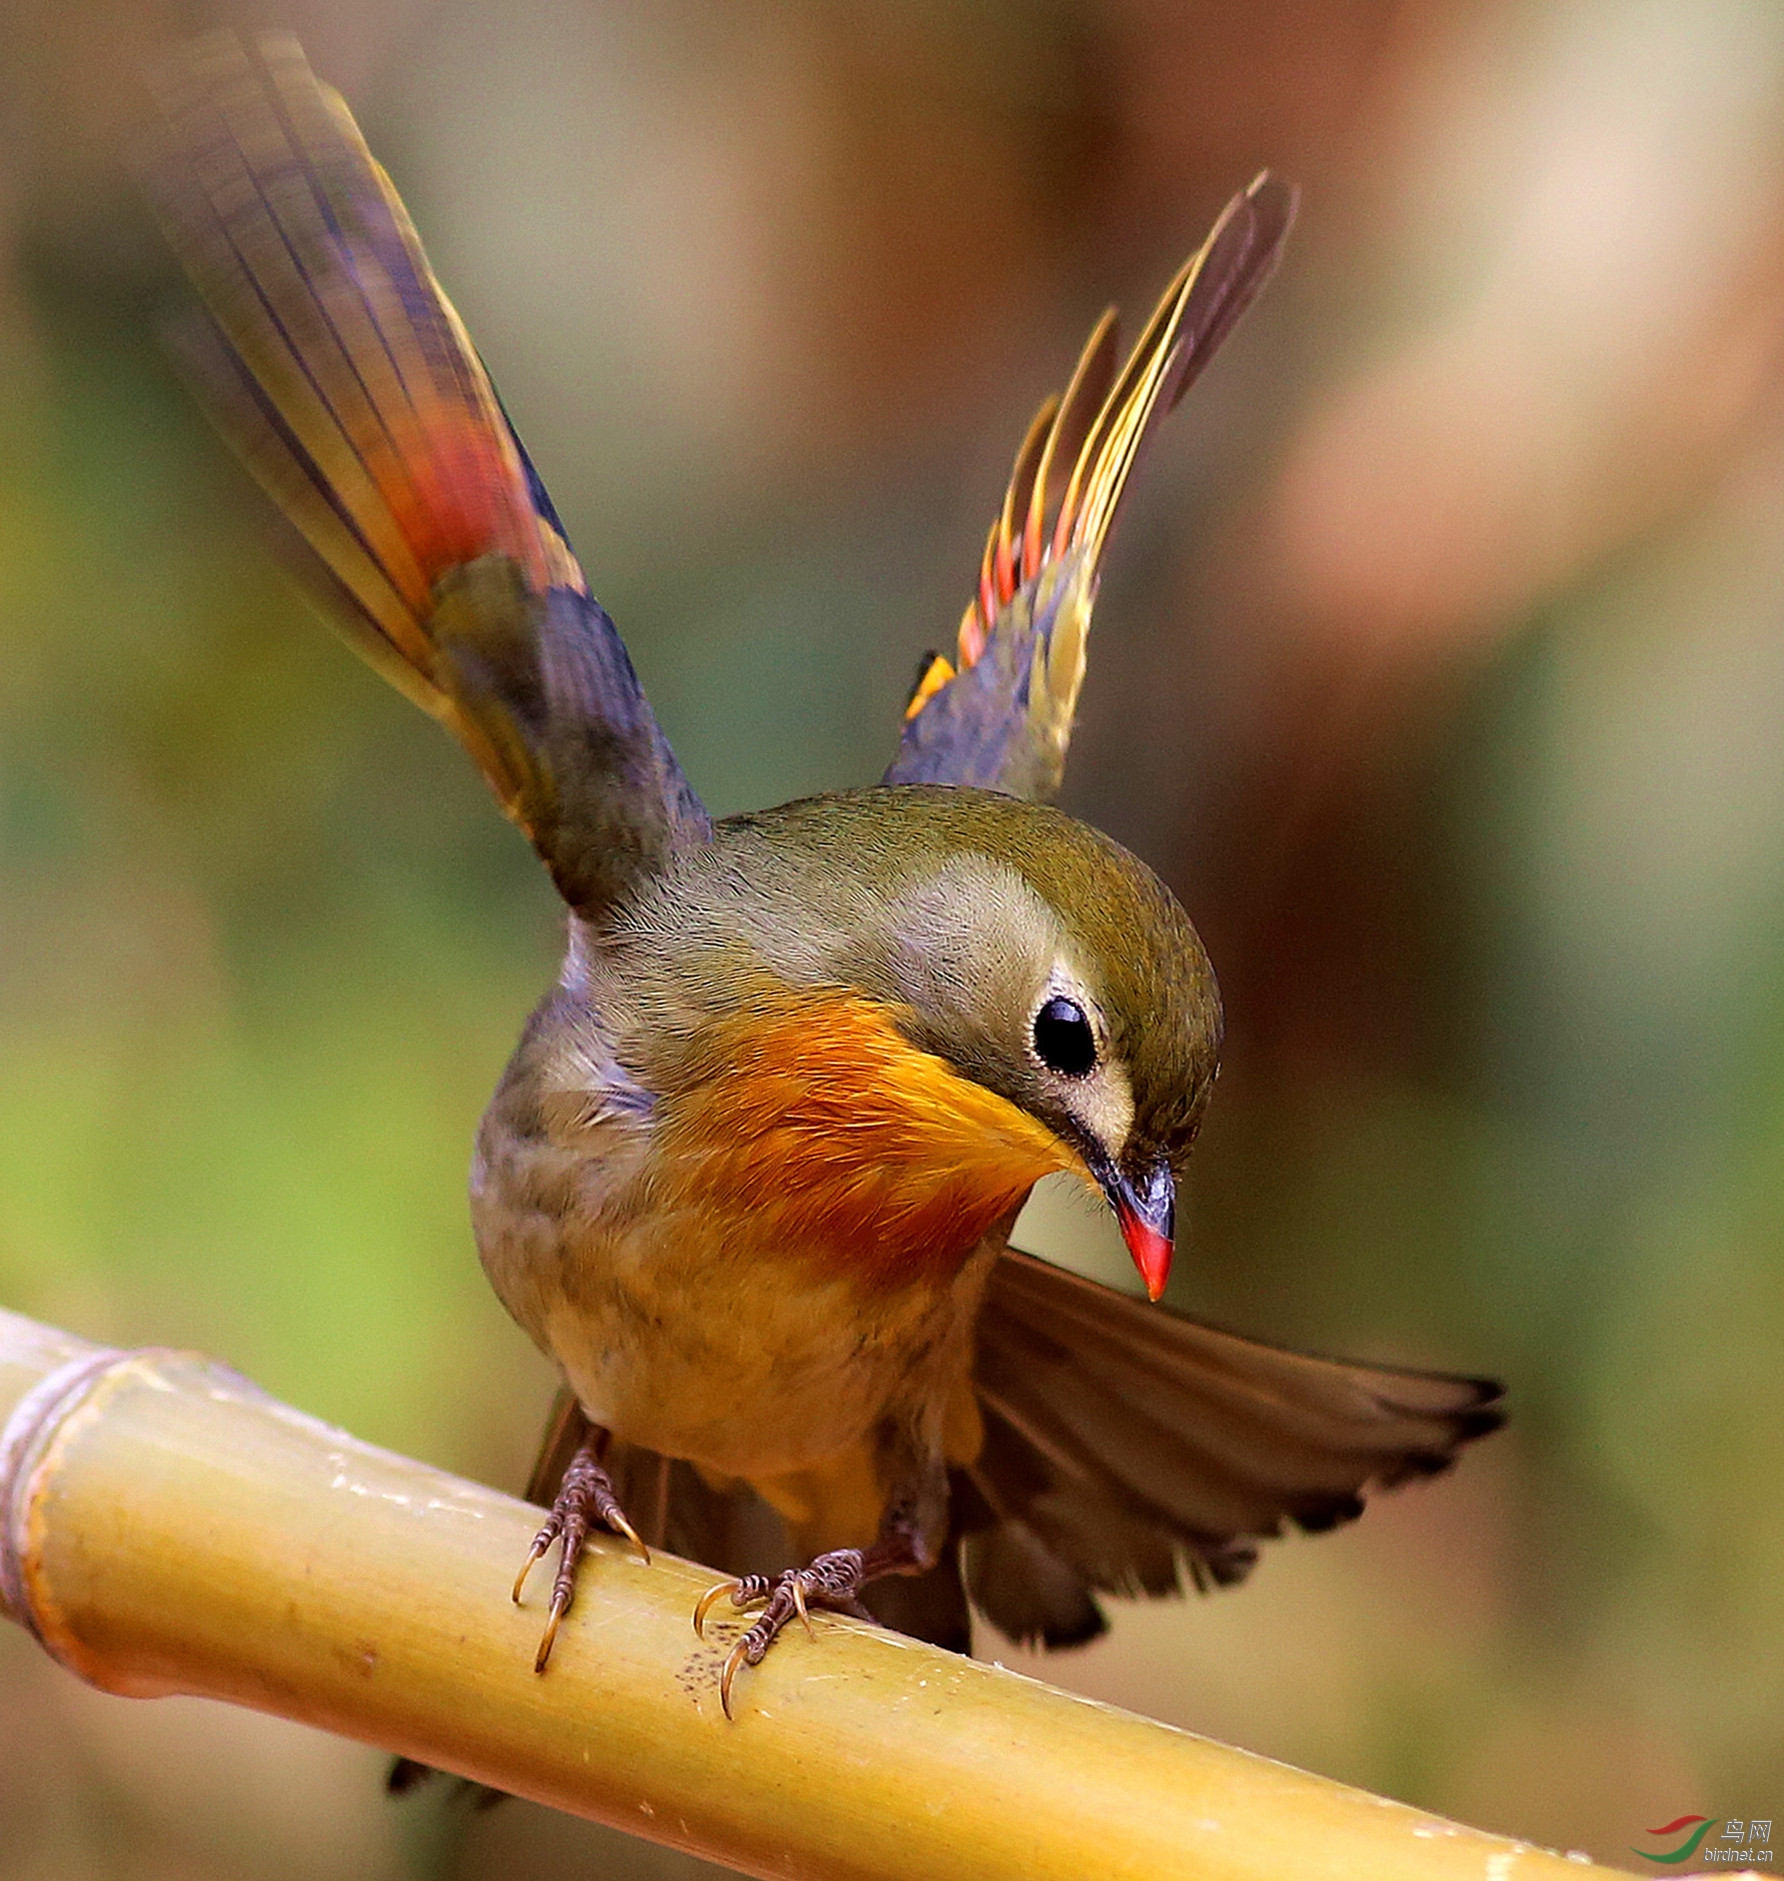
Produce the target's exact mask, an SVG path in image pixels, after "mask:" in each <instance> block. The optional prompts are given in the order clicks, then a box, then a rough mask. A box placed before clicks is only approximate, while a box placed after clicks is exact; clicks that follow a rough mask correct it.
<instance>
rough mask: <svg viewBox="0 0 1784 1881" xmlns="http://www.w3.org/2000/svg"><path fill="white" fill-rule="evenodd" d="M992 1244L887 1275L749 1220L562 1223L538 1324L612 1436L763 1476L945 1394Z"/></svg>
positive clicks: (836, 1448)
mask: <svg viewBox="0 0 1784 1881" xmlns="http://www.w3.org/2000/svg"><path fill="white" fill-rule="evenodd" d="M994 1252H995V1250H994V1249H991V1248H987V1250H986V1251H985V1254H984V1256H983V1258H982V1259H977V1260H969V1261H967V1262H966V1263H965V1264H964V1265H963V1266H961V1267H959V1268H956V1269H955V1270H953V1271H948V1272H939V1273H931V1274H926V1275H923V1276H919V1277H913V1278H912V1279H911V1280H909V1281H907V1282H906V1283H904V1284H902V1285H899V1286H897V1287H886V1286H876V1285H871V1284H863V1283H862V1281H861V1280H860V1279H859V1278H858V1277H857V1276H856V1275H854V1274H852V1273H851V1272H850V1271H849V1270H848V1264H847V1262H846V1259H845V1258H843V1257H841V1256H839V1257H838V1258H836V1259H834V1260H826V1259H824V1258H822V1257H821V1255H817V1256H816V1257H814V1251H813V1250H804V1251H802V1252H800V1253H798V1254H789V1252H788V1251H787V1250H786V1249H784V1248H779V1247H767V1246H762V1245H752V1244H751V1238H750V1235H749V1224H748V1223H747V1222H744V1221H739V1220H736V1219H733V1220H732V1221H730V1222H726V1223H722V1224H715V1223H714V1222H712V1221H711V1220H710V1219H709V1218H704V1217H700V1216H690V1215H686V1214H675V1215H671V1216H668V1217H667V1218H664V1217H653V1218H651V1219H649V1220H647V1221H644V1222H641V1223H636V1224H634V1225H633V1226H632V1227H631V1228H630V1229H629V1230H628V1231H626V1232H622V1233H601V1232H598V1231H595V1232H590V1231H586V1230H585V1231H584V1232H583V1233H582V1234H580V1235H577V1236H574V1237H567V1238H566V1242H565V1244H564V1246H563V1247H562V1249H561V1251H560V1256H559V1260H558V1261H557V1262H556V1263H554V1265H555V1267H556V1269H557V1284H556V1285H554V1286H552V1287H551V1288H550V1289H548V1291H547V1292H546V1293H545V1295H544V1296H543V1297H542V1298H540V1299H539V1301H538V1308H539V1309H540V1315H539V1323H538V1324H537V1325H536V1326H534V1327H533V1328H532V1329H533V1330H534V1331H535V1335H536V1336H537V1337H538V1338H539V1339H540V1342H541V1343H542V1344H543V1345H544V1346H545V1347H546V1348H547V1350H548V1351H549V1352H550V1353H551V1355H552V1357H553V1358H555V1359H556V1360H557V1362H558V1364H559V1365H560V1366H561V1367H562V1368H563V1371H564V1374H565V1377H566V1378H567V1379H568V1381H569V1383H570V1385H571V1387H572V1389H573V1390H574V1391H575V1392H576V1394H577V1397H578V1398H579V1399H580V1401H581V1403H582V1405H583V1407H584V1409H585V1410H586V1411H587V1412H588V1413H589V1415H590V1416H591V1417H592V1418H594V1419H595V1421H596V1422H597V1423H600V1424H602V1425H604V1426H605V1427H606V1428H608V1429H609V1430H611V1431H612V1432H613V1433H614V1434H615V1435H616V1436H618V1437H621V1438H623V1439H625V1440H626V1441H628V1442H631V1443H637V1444H643V1445H645V1446H646V1447H648V1448H650V1449H652V1450H657V1451H660V1452H662V1453H663V1454H664V1455H667V1456H675V1457H686V1458H688V1459H689V1460H691V1461H693V1462H695V1463H698V1464H700V1465H701V1466H702V1467H704V1468H705V1469H707V1470H709V1471H712V1472H715V1473H719V1474H723V1475H727V1476H744V1477H748V1478H750V1479H752V1480H755V1479H760V1478H762V1477H771V1476H778V1475H783V1474H786V1473H789V1472H794V1471H799V1470H804V1469H808V1468H812V1467H814V1466H816V1465H818V1464H820V1463H822V1462H824V1461H825V1460H826V1459H829V1458H832V1457H835V1456H836V1455H838V1454H839V1453H840V1452H843V1451H846V1450H850V1449H853V1448H857V1447H859V1446H860V1445H862V1444H863V1443H864V1442H865V1441H866V1440H868V1439H869V1437H870V1436H871V1433H872V1432H873V1431H874V1430H875V1428H876V1427H877V1426H878V1425H879V1424H880V1423H881V1422H882V1420H883V1419H885V1418H886V1417H887V1416H888V1415H889V1414H895V1413H896V1412H897V1411H898V1410H899V1409H900V1408H901V1407H914V1406H918V1405H923V1404H926V1403H941V1402H945V1401H946V1399H947V1397H948V1395H949V1392H950V1390H951V1388H952V1386H953V1384H954V1383H955V1381H956V1379H957V1377H958V1376H959V1375H960V1374H962V1373H963V1371H964V1369H965V1366H966V1364H967V1362H968V1354H969V1351H970V1342H971V1324H972V1319H973V1316H974V1311H975V1309H976V1306H977V1300H978V1293H979V1288H980V1286H981V1285H982V1282H983V1276H984V1271H985V1269H986V1267H987V1266H988V1264H989V1261H990V1259H991V1258H992V1257H993V1255H994ZM493 1271H494V1264H493V1263H492V1273H493ZM534 1271H535V1273H536V1272H537V1267H536V1266H535V1268H534Z"/></svg>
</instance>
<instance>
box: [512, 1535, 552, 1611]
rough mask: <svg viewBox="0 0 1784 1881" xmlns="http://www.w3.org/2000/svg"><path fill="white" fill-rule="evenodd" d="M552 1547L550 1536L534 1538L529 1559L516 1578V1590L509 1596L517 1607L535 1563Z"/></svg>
mask: <svg viewBox="0 0 1784 1881" xmlns="http://www.w3.org/2000/svg"><path fill="white" fill-rule="evenodd" d="M550 1546H551V1537H550V1535H548V1534H545V1533H540V1534H538V1535H535V1536H534V1537H533V1545H532V1547H530V1548H529V1549H528V1550H527V1558H526V1559H525V1560H524V1561H523V1562H522V1563H521V1564H520V1572H519V1573H518V1574H516V1575H515V1577H514V1590H513V1592H512V1593H511V1594H510V1595H509V1596H508V1598H509V1599H510V1600H512V1601H513V1602H514V1604H515V1605H516V1606H517V1607H518V1606H519V1605H520V1596H521V1594H522V1592H523V1591H524V1589H525V1587H526V1584H527V1576H528V1575H529V1574H530V1573H532V1571H533V1564H534V1562H536V1561H538V1560H539V1559H540V1558H541V1557H542V1556H543V1555H544V1553H545V1551H546V1549H548V1548H549V1547H550Z"/></svg>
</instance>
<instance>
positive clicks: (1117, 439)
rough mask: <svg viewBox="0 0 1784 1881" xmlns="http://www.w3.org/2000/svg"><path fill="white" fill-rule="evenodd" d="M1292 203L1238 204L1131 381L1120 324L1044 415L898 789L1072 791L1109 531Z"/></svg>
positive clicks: (1145, 344)
mask: <svg viewBox="0 0 1784 1881" xmlns="http://www.w3.org/2000/svg"><path fill="white" fill-rule="evenodd" d="M1294 210H1295V196H1294V191H1293V190H1292V189H1290V188H1288V187H1287V186H1286V185H1285V184H1283V183H1280V182H1278V181H1277V180H1276V179H1275V178H1274V177H1272V176H1270V175H1269V174H1268V173H1265V174H1264V175H1262V176H1260V177H1259V178H1258V179H1257V181H1256V182H1254V183H1253V184H1252V185H1251V187H1250V188H1249V189H1247V190H1245V191H1243V192H1242V193H1241V194H1239V195H1237V196H1235V197H1234V198H1233V200H1232V201H1231V202H1230V203H1228V204H1227V206H1226V208H1225V209H1224V210H1223V211H1222V213H1221V217H1220V220H1219V221H1218V222H1217V223H1216V224H1215V225H1214V229H1213V232H1212V233H1211V234H1210V235H1209V237H1208V239H1207V241H1206V242H1204V243H1203V244H1202V246H1201V248H1200V249H1199V250H1198V251H1197V252H1196V253H1195V254H1194V255H1192V256H1191V257H1190V259H1189V260H1188V261H1187V262H1185V263H1184V265H1183V267H1182V269H1181V270H1180V271H1179V273H1178V275H1177V277H1176V279H1175V280H1174V281H1172V283H1171V284H1170V286H1169V287H1168V288H1167V289H1166V290H1165V294H1164V298H1163V299H1162V300H1161V301H1160V302H1159V304H1158V307H1157V309H1156V310H1155V311H1154V313H1153V315H1152V318H1151V320H1150V321H1148V322H1147V325H1146V330H1145V332H1144V333H1142V334H1141V335H1140V339H1139V342H1138V344H1137V345H1136V346H1135V347H1134V350H1133V352H1132V353H1131V354H1130V355H1129V357H1128V360H1127V363H1126V365H1124V366H1123V367H1122V368H1121V371H1120V373H1119V375H1117V373H1116V371H1115V313H1114V309H1113V308H1111V309H1110V310H1109V312H1107V313H1106V314H1104V315H1103V317H1102V319H1101V320H1100V321H1099V322H1098V324H1097V327H1096V330H1095V332H1093V333H1092V334H1091V336H1090V342H1089V344H1088V345H1087V346H1086V347H1085V349H1084V353H1083V356H1082V358H1080V359H1079V361H1078V368H1077V371H1076V372H1075V373H1073V375H1072V382H1071V384H1070V385H1069V386H1068V387H1067V388H1066V390H1065V393H1064V395H1063V397H1058V398H1050V399H1049V400H1048V401H1047V402H1046V404H1044V405H1043V406H1042V407H1041V409H1040V411H1039V412H1038V413H1037V414H1036V417H1035V421H1034V423H1033V424H1032V425H1031V426H1030V427H1029V431H1028V435H1027V437H1026V438H1024V439H1023V441H1022V448H1021V449H1020V450H1019V451H1018V452H1017V453H1016V465H1015V469H1014V471H1013V472H1012V473H1011V476H1010V485H1009V488H1008V490H1007V491H1006V492H1005V493H1004V501H1003V509H1002V512H1001V513H1000V514H999V516H998V518H997V520H996V522H994V523H993V524H992V525H991V534H990V537H989V539H988V540H987V541H986V544H985V558H984V561H983V563H982V564H981V566H980V569H979V586H978V591H977V593H976V594H975V595H974V596H973V599H972V601H971V603H970V604H969V605H968V607H967V610H966V613H965V615H964V616H963V618H962V620H961V622H960V633H959V639H958V648H957V660H950V659H948V658H947V657H946V656H945V655H943V654H939V653H933V654H931V655H929V657H928V659H927V660H926V661H925V663H924V667H923V670H922V672H921V673H920V675H919V677H918V680H917V685H916V690H915V691H914V692H913V694H912V695H911V701H910V704H909V706H908V707H907V708H906V712H905V725H904V737H903V740H902V742H901V743H900V745H899V748H898V756H897V757H896V758H895V759H894V760H893V762H892V766H891V768H890V769H889V770H888V771H887V772H886V776H885V779H884V781H885V782H886V783H888V784H976V785H979V786H981V787H983V788H985V789H989V790H1002V791H1007V792H1009V793H1010V794H1011V795H1012V796H1017V797H1030V798H1034V799H1036V800H1037V801H1042V802H1044V801H1046V800H1048V799H1050V798H1051V797H1053V796H1054V795H1055V793H1056V792H1057V791H1058V789H1059V784H1060V779H1061V777H1062V776H1063V774H1064V771H1065V753H1066V746H1067V744H1068V742H1069V741H1070V739H1071V733H1072V718H1073V715H1074V713H1075V712H1076V710H1077V705H1078V688H1079V687H1080V686H1081V685H1082V684H1083V680H1084V648H1085V638H1086V635H1087V634H1088V631H1089V627H1090V611H1091V608H1092V607H1093V606H1094V604H1095V602H1096V590H1097V583H1098V581H1099V580H1100V579H1101V577H1102V568H1103V555H1104V551H1105V550H1106V549H1107V547H1108V541H1109V531H1110V527H1111V525H1112V524H1113V522H1114V520H1115V516H1116V513H1117V511H1118V510H1119V508H1120V506H1121V499H1122V495H1123V492H1124V491H1125V490H1126V488H1127V483H1128V479H1129V477H1130V475H1131V474H1132V472H1133V468H1134V465H1135V463H1136V462H1137V461H1138V460H1139V456H1140V453H1141V452H1142V450H1143V449H1144V448H1145V446H1146V444H1147V442H1148V440H1149V439H1150V437H1151V435H1152V433H1153V431H1154V429H1155V428H1156V427H1157V424H1158V422H1159V420H1160V419H1162V418H1163V417H1164V416H1165V414H1166V413H1168V412H1169V411H1171V410H1172V409H1173V408H1174V407H1175V405H1176V403H1177V401H1178V400H1179V399H1180V398H1181V397H1182V396H1183V394H1184V393H1185V392H1186V391H1187V390H1188V389H1189V387H1190V384H1191V383H1192V382H1193V381H1194V379H1195V378H1196V376H1197V374H1198V373H1200V371H1201V370H1202V368H1203V367H1204V366H1205V365H1206V364H1207V363H1208V361H1209V360H1210V359H1211V358H1212V357H1213V355H1214V351H1215V348H1216V347H1218V346H1219V345H1220V343H1221V341H1222V340H1223V339H1225V338H1226V336H1227V334H1228V333H1229V332H1230V331H1231V330H1232V327H1233V324H1234V322H1235V321H1237V319H1238V318H1239V316H1240V315H1241V314H1242V313H1243V312H1244V311H1245V309H1246V307H1247V306H1248V305H1249V304H1250V303H1251V300H1252V298H1253V296H1254V295H1255V294H1256V293H1257V292H1258V290H1259V289H1260V288H1261V287H1262V286H1263V284H1264V282H1265V281H1266V280H1267V279H1268V278H1269V276H1270V271H1271V270H1272V269H1273V268H1274V267H1275V265H1276V259H1277V256H1278V255H1279V254H1280V252H1281V249H1282V244H1283V240H1284V238H1285V237H1286V236H1287V234H1288V229H1289V224H1290V223H1291V221H1292V220H1293V219H1294Z"/></svg>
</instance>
